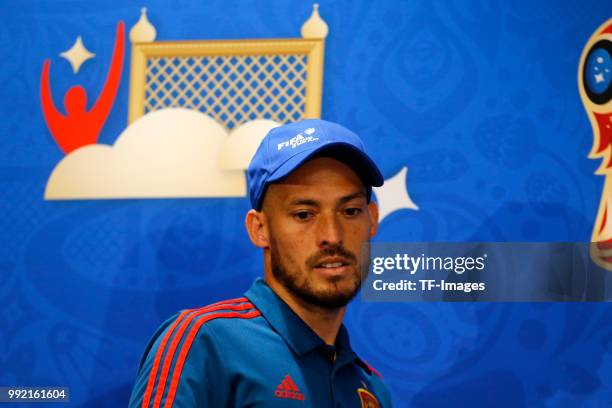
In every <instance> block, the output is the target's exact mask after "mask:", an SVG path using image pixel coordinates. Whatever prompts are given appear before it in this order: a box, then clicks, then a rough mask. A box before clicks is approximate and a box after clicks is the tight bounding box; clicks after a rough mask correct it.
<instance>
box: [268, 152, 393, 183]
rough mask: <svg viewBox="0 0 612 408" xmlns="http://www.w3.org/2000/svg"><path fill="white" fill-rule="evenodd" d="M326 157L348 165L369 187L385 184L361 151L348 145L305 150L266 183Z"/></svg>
mask: <svg viewBox="0 0 612 408" xmlns="http://www.w3.org/2000/svg"><path fill="white" fill-rule="evenodd" d="M321 155H324V156H327V157H331V158H334V159H336V160H339V161H341V162H343V163H346V164H348V165H350V167H351V169H353V171H355V173H357V175H358V176H359V177H360V178H361V180H362V181H363V182H364V183H365V184H366V185H367V186H371V187H380V186H382V185H383V183H384V182H385V179H384V177H383V176H382V174H381V172H380V170H379V169H378V167H377V166H376V164H375V163H374V161H373V160H372V159H370V157H369V156H368V155H367V154H365V153H364V152H363V151H362V150H360V149H358V148H356V147H355V146H353V145H351V144H348V143H342V142H338V143H328V144H326V145H323V146H320V147H318V148H316V149H312V150H306V151H302V152H299V153H297V154H296V155H295V156H292V157H291V158H290V159H288V160H287V161H286V162H285V163H283V164H282V165H281V166H280V167H279V168H278V169H276V171H275V172H274V173H272V174H271V175H270V176H269V177H268V180H267V181H268V182H274V181H278V180H281V179H283V178H285V177H287V176H288V175H289V173H291V172H293V171H294V170H295V169H297V168H298V167H299V166H301V165H302V164H303V163H304V162H306V161H307V160H309V159H310V158H312V157H314V156H321Z"/></svg>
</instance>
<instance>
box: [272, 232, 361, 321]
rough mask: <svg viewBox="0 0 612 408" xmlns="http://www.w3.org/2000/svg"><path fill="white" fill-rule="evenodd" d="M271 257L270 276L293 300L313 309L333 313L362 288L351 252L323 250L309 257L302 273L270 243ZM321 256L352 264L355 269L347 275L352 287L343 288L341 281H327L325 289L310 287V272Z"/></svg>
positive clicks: (359, 271)
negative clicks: (290, 266) (339, 259)
mask: <svg viewBox="0 0 612 408" xmlns="http://www.w3.org/2000/svg"><path fill="white" fill-rule="evenodd" d="M367 246H369V245H367ZM368 252H369V251H368ZM270 255H271V263H272V274H273V275H274V277H275V278H276V280H278V281H279V282H280V283H281V284H282V285H283V286H284V287H285V288H286V289H287V290H288V291H289V292H290V293H291V294H293V295H294V296H295V297H297V298H298V299H300V300H302V301H303V302H306V303H308V304H311V305H313V306H318V307H321V308H324V309H327V310H335V309H338V308H341V307H344V306H346V305H347V304H348V303H349V302H350V301H351V300H352V299H353V298H354V297H355V296H356V295H357V292H358V291H359V288H360V287H361V281H362V279H361V267H360V263H359V262H357V259H356V257H355V255H354V254H353V253H351V252H349V251H347V250H345V249H344V248H343V247H341V246H339V247H331V248H328V249H324V250H321V251H319V252H318V253H316V254H314V255H312V256H311V257H309V258H308V260H307V261H306V262H305V263H306V264H305V265H304V270H303V271H296V270H292V269H291V268H289V267H287V266H286V265H285V264H284V262H283V259H282V256H281V255H280V254H279V253H278V250H277V249H276V245H274V243H272V245H271V247H270ZM324 256H342V257H345V258H347V259H350V260H352V261H353V264H352V265H353V268H354V269H353V272H352V273H351V275H350V277H351V278H352V280H351V283H352V285H351V286H352V287H351V288H346V287H345V286H346V283H343V282H340V280H336V281H334V280H332V281H330V283H329V285H326V286H327V287H326V288H325V289H317V288H315V287H313V282H312V276H311V272H309V270H310V269H311V268H312V266H313V265H314V264H315V263H316V262H317V260H318V259H321V258H322V257H324ZM343 280H344V279H343ZM341 285H342V286H341Z"/></svg>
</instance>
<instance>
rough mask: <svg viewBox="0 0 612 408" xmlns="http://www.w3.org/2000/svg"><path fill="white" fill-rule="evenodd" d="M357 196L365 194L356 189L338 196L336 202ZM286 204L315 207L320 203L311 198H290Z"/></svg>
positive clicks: (343, 202)
mask: <svg viewBox="0 0 612 408" xmlns="http://www.w3.org/2000/svg"><path fill="white" fill-rule="evenodd" d="M359 197H364V198H365V197H366V194H365V193H364V192H363V191H358V192H356V193H353V194H349V195H346V196H344V197H340V198H339V199H338V203H339V204H345V203H347V202H349V201H351V200H353V199H355V198H359ZM288 205H290V206H295V205H307V206H312V207H316V206H318V205H320V203H319V201H317V200H313V199H310V198H296V199H294V200H291V201H290V202H289V203H288Z"/></svg>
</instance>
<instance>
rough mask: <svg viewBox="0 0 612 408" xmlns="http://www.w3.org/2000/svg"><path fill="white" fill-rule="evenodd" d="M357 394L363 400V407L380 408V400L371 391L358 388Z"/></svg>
mask: <svg viewBox="0 0 612 408" xmlns="http://www.w3.org/2000/svg"><path fill="white" fill-rule="evenodd" d="M357 394H359V399H360V400H361V408H380V404H379V403H378V400H377V399H376V397H375V396H374V394H372V393H371V392H370V391H368V390H366V389H365V388H357Z"/></svg>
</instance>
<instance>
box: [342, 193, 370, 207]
mask: <svg viewBox="0 0 612 408" xmlns="http://www.w3.org/2000/svg"><path fill="white" fill-rule="evenodd" d="M359 197H364V198H366V194H365V193H364V192H363V191H358V192H356V193H353V194H349V195H347V196H344V197H342V198H340V200H339V202H340V204H345V203H347V202H349V201H351V200H353V199H355V198H359Z"/></svg>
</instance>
